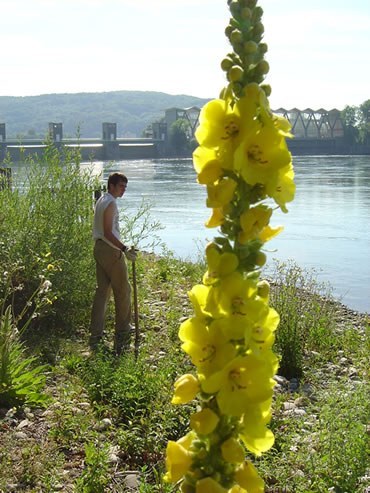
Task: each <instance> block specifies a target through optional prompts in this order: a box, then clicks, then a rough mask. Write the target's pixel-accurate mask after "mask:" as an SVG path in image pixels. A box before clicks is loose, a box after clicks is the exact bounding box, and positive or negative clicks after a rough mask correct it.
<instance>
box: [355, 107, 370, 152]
mask: <svg viewBox="0 0 370 493" xmlns="http://www.w3.org/2000/svg"><path fill="white" fill-rule="evenodd" d="M358 114H359V122H358V130H359V141H360V142H361V144H369V143H370V99H368V100H367V101H365V102H363V103H362V104H361V105H360V108H359V112H358Z"/></svg>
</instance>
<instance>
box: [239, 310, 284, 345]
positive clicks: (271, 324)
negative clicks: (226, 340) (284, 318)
mask: <svg viewBox="0 0 370 493" xmlns="http://www.w3.org/2000/svg"><path fill="white" fill-rule="evenodd" d="M279 322H280V316H279V314H278V313H277V311H276V310H274V309H273V308H268V309H267V311H266V312H265V313H264V315H263V318H261V319H259V320H258V321H257V322H256V323H255V324H254V325H253V326H252V330H251V331H248V333H247V335H248V336H250V339H249V347H250V348H251V349H252V351H253V352H255V353H260V352H261V351H263V350H266V349H270V348H271V347H272V345H273V343H274V340H275V335H274V332H275V331H276V329H277V327H278V325H279Z"/></svg>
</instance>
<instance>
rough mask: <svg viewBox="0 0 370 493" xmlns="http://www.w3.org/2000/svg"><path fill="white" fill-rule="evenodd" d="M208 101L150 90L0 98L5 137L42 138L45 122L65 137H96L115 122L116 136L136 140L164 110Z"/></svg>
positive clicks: (201, 104)
mask: <svg viewBox="0 0 370 493" xmlns="http://www.w3.org/2000/svg"><path fill="white" fill-rule="evenodd" d="M207 101H208V100H207V99H201V98H197V97H195V96H186V95H171V94H166V93H163V92H154V91H112V92H93V93H76V94H43V95H40V96H24V97H12V96H0V123H6V135H7V137H8V138H9V137H13V138H14V137H23V138H32V137H44V136H45V135H46V133H47V129H48V122H61V123H63V133H64V136H65V137H74V136H76V134H77V132H79V134H80V135H81V137H100V136H101V135H102V123H103V122H115V123H117V136H118V137H140V136H141V135H142V132H143V130H144V129H145V128H146V126H147V125H148V124H150V123H152V122H154V121H158V120H160V119H161V118H162V117H163V116H164V112H165V110H166V109H167V108H171V107H178V108H188V107H190V106H198V107H202V106H203V105H204V104H205V103H206V102H207Z"/></svg>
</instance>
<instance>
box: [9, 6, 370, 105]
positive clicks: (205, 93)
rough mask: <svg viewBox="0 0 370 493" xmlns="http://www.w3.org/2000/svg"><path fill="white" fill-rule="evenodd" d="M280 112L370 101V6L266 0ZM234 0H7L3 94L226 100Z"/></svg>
mask: <svg viewBox="0 0 370 493" xmlns="http://www.w3.org/2000/svg"><path fill="white" fill-rule="evenodd" d="M259 4H260V5H261V6H262V7H263V8H264V12H265V13H264V17H263V22H264V25H265V41H266V42H267V43H268V45H269V51H268V53H267V60H268V62H269V63H270V67H271V69H270V73H269V76H268V78H267V80H266V82H269V83H270V84H271V86H272V90H273V92H272V95H271V97H270V102H271V106H272V108H275V109H277V108H279V107H285V108H287V109H290V108H293V107H297V108H300V109H305V108H307V107H310V108H313V109H319V108H321V107H322V108H326V109H331V108H334V107H336V108H338V109H342V108H344V106H345V105H347V104H349V105H359V104H361V103H362V102H364V101H365V100H367V99H369V98H370V1H369V0H352V1H348V0H310V1H308V0H279V1H278V0H260V2H259ZM228 19H229V14H228V8H227V2H226V0H0V49H1V56H0V96H28V95H37V94H50V93H65V92H92V91H99V92H103V91H112V90H124V89H127V90H145V91H162V92H167V93H170V94H189V95H193V96H200V97H209V98H213V97H217V96H218V94H219V91H220V89H221V88H222V87H223V86H224V85H225V77H224V73H223V72H222V71H221V69H220V67H219V66H220V61H221V59H222V58H223V56H224V55H225V54H226V53H227V52H228V51H229V47H228V42H227V39H226V37H225V35H224V29H225V27H226V25H227V23H228Z"/></svg>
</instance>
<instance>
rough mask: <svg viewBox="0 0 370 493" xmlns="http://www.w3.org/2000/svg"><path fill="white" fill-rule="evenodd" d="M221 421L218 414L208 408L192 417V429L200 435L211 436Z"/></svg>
mask: <svg viewBox="0 0 370 493" xmlns="http://www.w3.org/2000/svg"><path fill="white" fill-rule="evenodd" d="M219 421H220V418H219V417H218V416H217V414H216V413H214V412H213V411H212V410H211V409H209V408H208V407H206V408H204V409H202V410H201V411H199V412H197V413H194V414H193V415H192V416H190V427H191V428H192V430H194V431H196V432H197V434H198V435H209V434H210V433H212V432H213V431H214V430H215V429H216V427H217V425H218V423H219Z"/></svg>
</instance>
